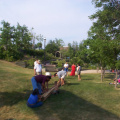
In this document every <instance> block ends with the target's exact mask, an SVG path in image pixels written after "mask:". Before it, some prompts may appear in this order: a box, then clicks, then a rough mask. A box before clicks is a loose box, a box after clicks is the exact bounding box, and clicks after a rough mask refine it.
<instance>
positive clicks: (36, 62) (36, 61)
mask: <svg viewBox="0 0 120 120" xmlns="http://www.w3.org/2000/svg"><path fill="white" fill-rule="evenodd" d="M36 64H38V59H36V60H35V62H34V67H35V65H36Z"/></svg>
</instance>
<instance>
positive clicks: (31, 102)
mask: <svg viewBox="0 0 120 120" xmlns="http://www.w3.org/2000/svg"><path fill="white" fill-rule="evenodd" d="M41 105H43V102H42V101H41V96H40V94H39V90H38V89H35V90H33V92H32V94H30V96H29V98H28V100H27V106H28V107H30V108H35V107H39V106H41Z"/></svg>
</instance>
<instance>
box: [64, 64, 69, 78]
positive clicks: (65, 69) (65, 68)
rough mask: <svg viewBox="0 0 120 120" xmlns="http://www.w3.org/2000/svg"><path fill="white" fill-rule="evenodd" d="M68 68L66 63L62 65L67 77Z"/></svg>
mask: <svg viewBox="0 0 120 120" xmlns="http://www.w3.org/2000/svg"><path fill="white" fill-rule="evenodd" d="M68 67H69V65H68V63H67V62H66V63H65V64H64V71H66V74H67V76H68Z"/></svg>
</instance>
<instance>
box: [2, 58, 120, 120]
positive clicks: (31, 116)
mask: <svg viewBox="0 0 120 120" xmlns="http://www.w3.org/2000/svg"><path fill="white" fill-rule="evenodd" d="M33 75H34V71H33V70H32V69H27V68H22V67H19V66H17V65H15V64H13V63H10V62H6V61H2V60H0V120H120V85H119V86H118V88H117V89H115V87H114V85H110V84H109V82H113V78H114V74H106V75H105V78H104V81H103V83H101V80H100V74H82V75H81V76H82V81H78V80H77V76H75V77H72V76H68V77H66V85H64V86H62V87H60V94H59V95H51V96H50V97H49V98H48V99H47V100H46V101H45V102H44V104H43V106H41V107H39V108H34V109H31V108H28V107H27V106H26V101H27V99H28V97H29V95H30V94H31V91H32V84H31V78H32V76H33ZM56 80H58V78H57V77H56V78H52V79H51V81H50V82H49V84H50V87H52V86H53V83H54V81H56Z"/></svg>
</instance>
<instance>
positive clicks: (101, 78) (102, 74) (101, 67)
mask: <svg viewBox="0 0 120 120" xmlns="http://www.w3.org/2000/svg"><path fill="white" fill-rule="evenodd" d="M101 82H103V67H101Z"/></svg>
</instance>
